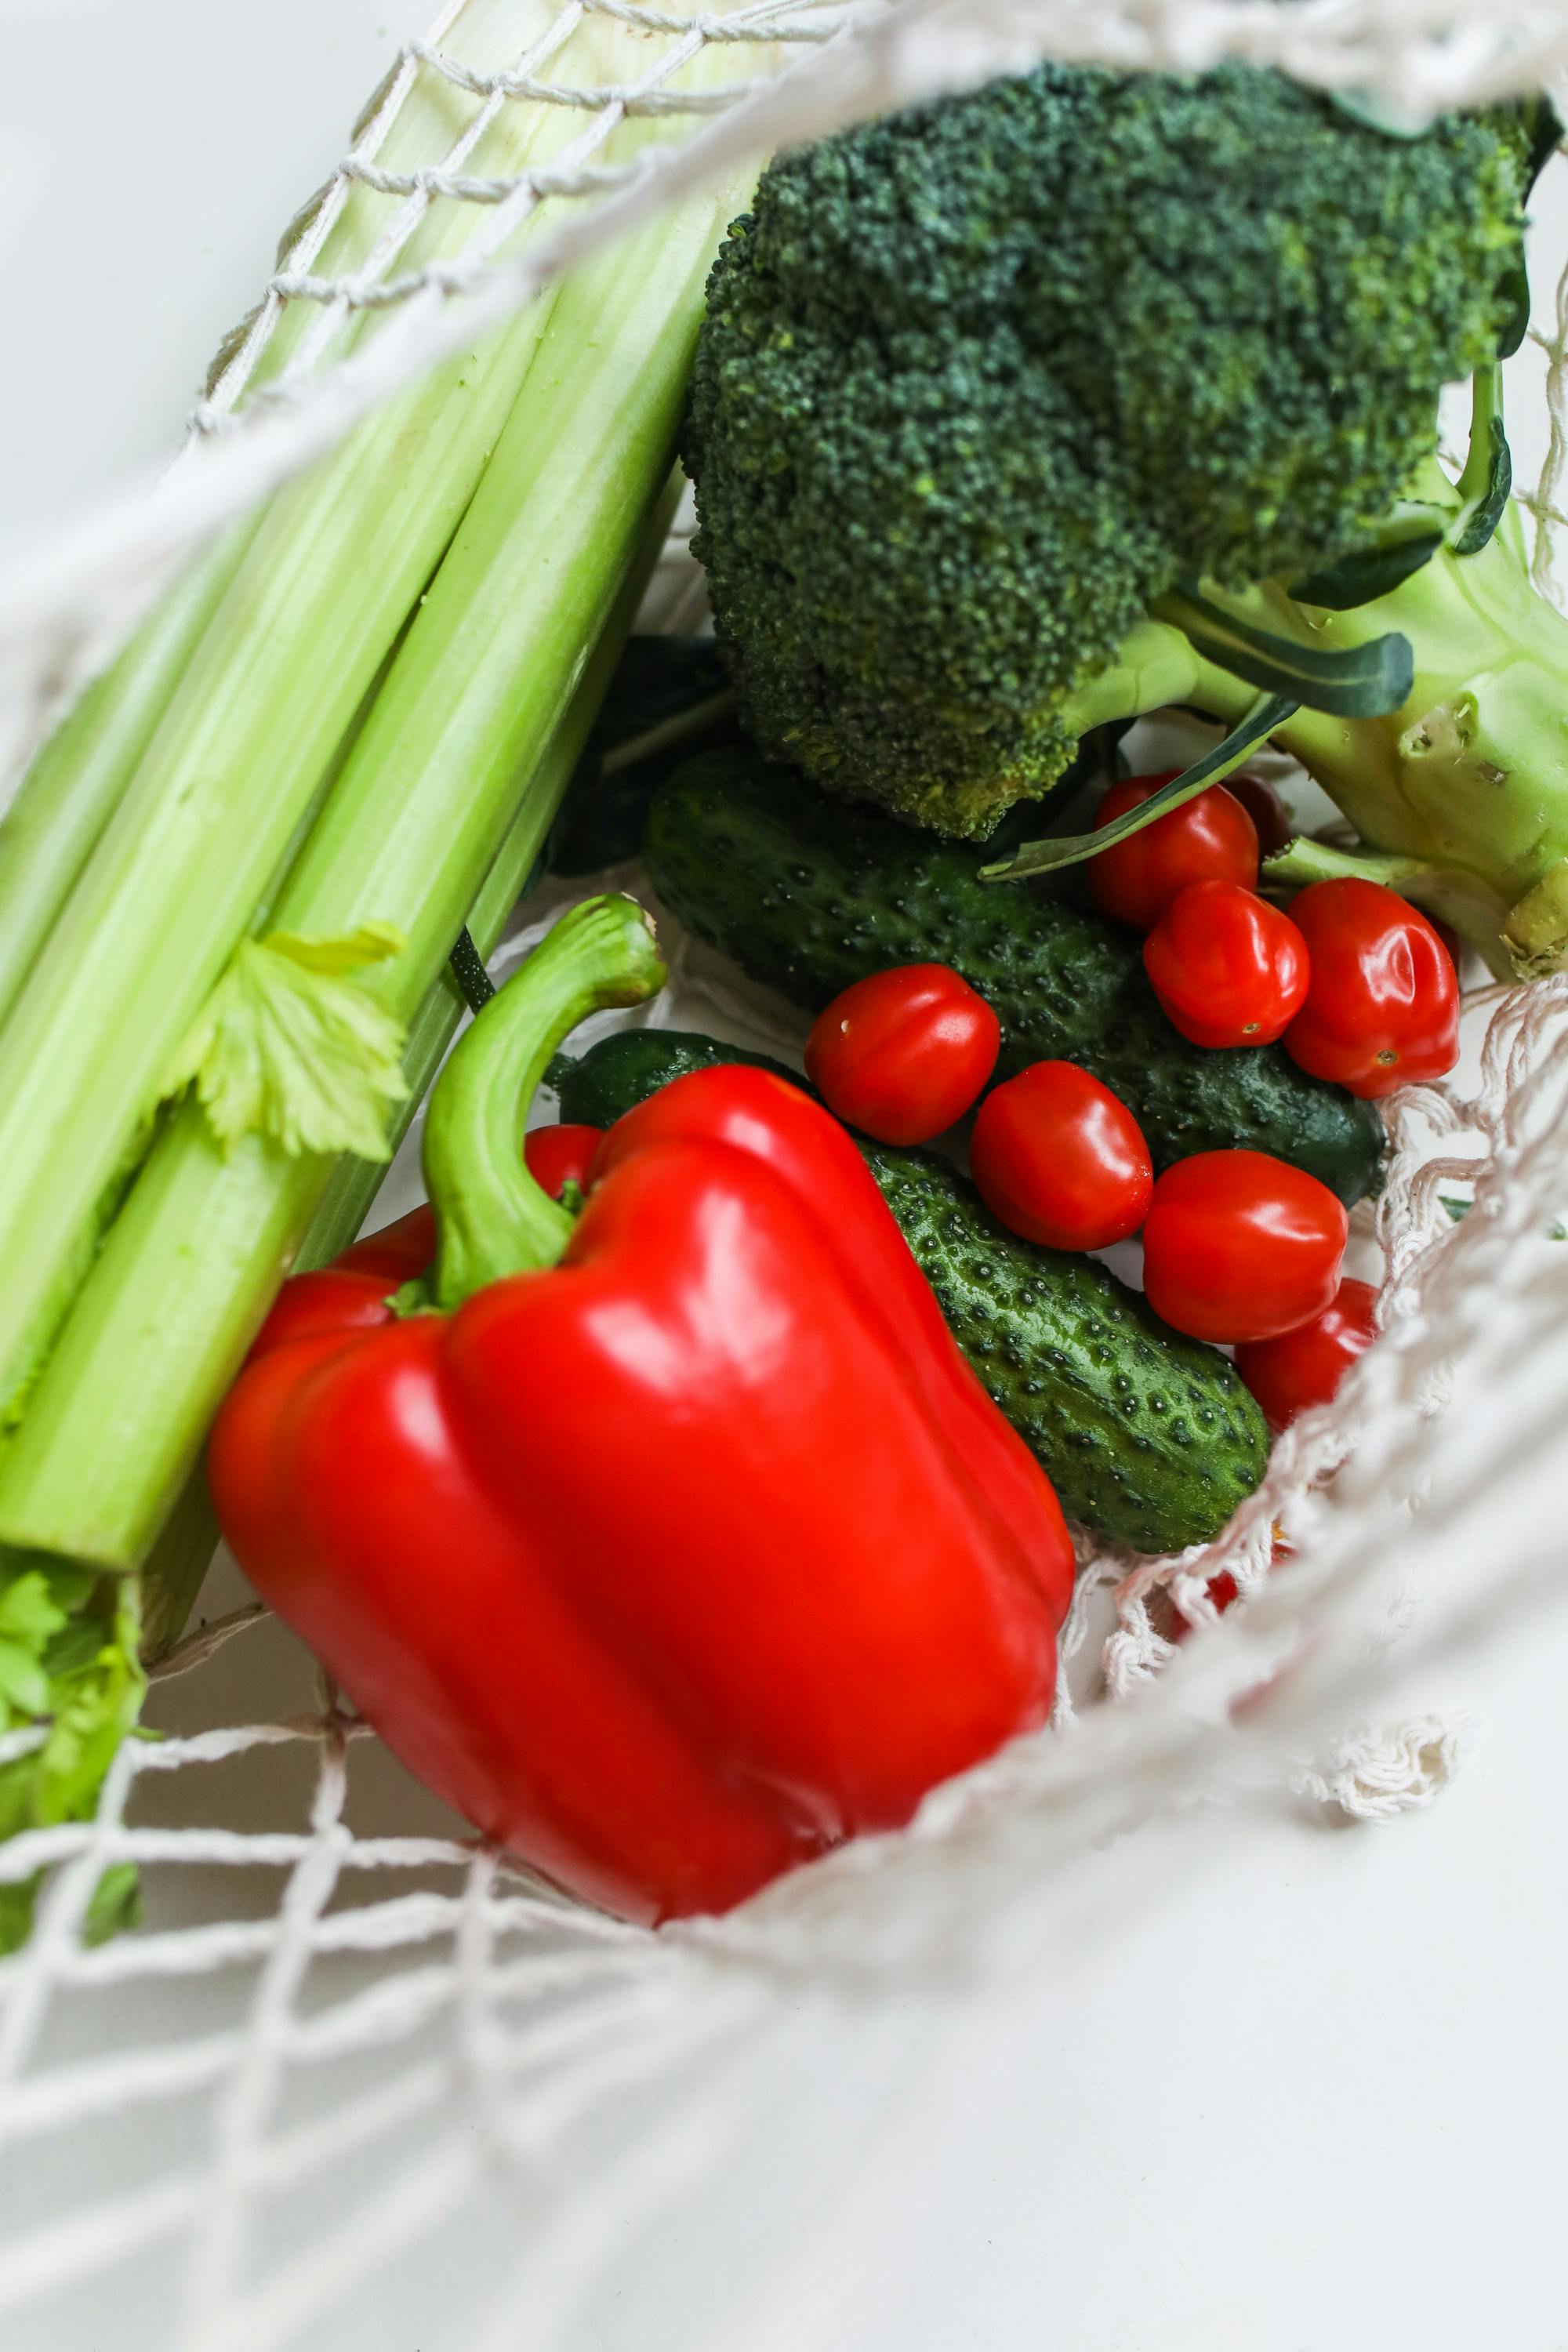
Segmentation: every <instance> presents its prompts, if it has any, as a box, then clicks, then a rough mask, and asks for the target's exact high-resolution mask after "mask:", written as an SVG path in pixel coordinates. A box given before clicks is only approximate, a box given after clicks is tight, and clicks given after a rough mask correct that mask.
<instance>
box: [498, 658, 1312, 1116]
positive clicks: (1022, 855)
mask: <svg viewBox="0 0 1568 2352" xmlns="http://www.w3.org/2000/svg"><path fill="white" fill-rule="evenodd" d="M1297 708H1298V705H1297V704H1295V703H1294V702H1290V701H1288V700H1287V699H1286V698H1285V697H1283V696H1282V695H1263V696H1260V697H1259V698H1258V700H1257V701H1256V702H1255V703H1254V704H1253V706H1252V709H1250V710H1249V711H1248V712H1247V716H1246V718H1245V719H1241V720H1240V721H1239V722H1238V724H1237V725H1236V726H1235V727H1233V728H1232V729H1231V730H1230V733H1229V734H1228V735H1227V736H1226V738H1225V740H1224V741H1223V742H1222V743H1216V744H1215V747H1214V750H1213V751H1205V754H1204V756H1203V758H1202V759H1201V760H1194V762H1193V764H1192V766H1191V767H1190V768H1184V770H1183V771H1182V773H1181V774H1180V775H1179V776H1173V778H1172V780H1171V782H1169V783H1168V784H1166V785H1164V786H1163V789H1162V790H1161V791H1159V792H1157V793H1153V794H1152V797H1151V798H1150V799H1148V800H1146V801H1143V802H1142V803H1140V805H1139V806H1138V807H1137V808H1134V809H1129V810H1128V811H1127V814H1126V815H1125V816H1119V817H1116V818H1115V819H1113V821H1112V822H1111V823H1110V824H1106V825H1101V826H1100V828H1099V830H1098V831H1096V832H1094V833H1072V834H1064V835H1061V836H1060V838H1059V839H1058V840H1055V841H1026V842H1024V843H1023V844H1022V845H1020V846H1019V847H1018V848H1017V849H1016V850H1015V851H1014V853H1013V855H1012V856H1011V857H1007V858H1004V859H1002V860H1000V861H999V862H998V863H997V864H996V865H994V866H982V867H981V869H980V879H981V880H982V881H983V882H1022V881H1024V880H1025V879H1026V877H1028V876H1029V875H1031V874H1055V873H1058V872H1059V871H1060V869H1061V868H1062V867H1063V866H1080V865H1081V864H1082V863H1083V861H1084V859H1085V858H1086V857H1094V856H1098V855H1099V853H1100V851H1101V850H1102V849H1110V848H1111V847H1112V846H1113V845H1115V844H1116V843H1117V842H1119V841H1129V840H1131V837H1132V835H1134V834H1135V833H1142V830H1143V828H1144V826H1145V825H1146V824H1153V822H1154V820H1155V818H1156V817H1162V816H1168V815H1169V814H1170V813H1171V811H1172V810H1173V809H1174V808H1180V807H1181V805H1182V803H1183V802H1184V801H1190V800H1195V799H1196V797H1197V795H1198V793H1201V792H1204V791H1205V790H1206V789H1207V787H1208V786H1209V785H1210V784H1214V783H1218V782H1220V781H1221V780H1222V779H1223V778H1224V777H1226V776H1228V775H1229V774H1231V772H1233V771H1234V770H1235V769H1237V768H1239V767H1240V765H1241V763H1242V761H1244V760H1245V759H1246V758H1247V756H1248V754H1249V753H1250V752H1253V751H1256V750H1257V749H1258V745H1259V743H1266V742H1267V741H1268V738H1269V736H1270V735H1272V734H1273V732H1274V730H1275V729H1276V728H1277V727H1283V725H1284V724H1285V721H1286V720H1287V719H1289V717H1290V716H1291V715H1292V713H1293V712H1294V711H1295V710H1296V709H1297ZM557 1058H559V1056H558V1057H557ZM545 1082H546V1084H549V1083H550V1072H549V1070H548V1069H547V1070H546V1072H545Z"/></svg>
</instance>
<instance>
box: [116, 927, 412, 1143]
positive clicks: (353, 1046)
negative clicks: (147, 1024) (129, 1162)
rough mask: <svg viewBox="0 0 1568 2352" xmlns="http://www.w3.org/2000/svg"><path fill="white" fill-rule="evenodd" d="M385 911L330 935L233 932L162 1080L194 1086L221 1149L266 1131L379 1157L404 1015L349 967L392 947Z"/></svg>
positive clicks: (394, 936)
mask: <svg viewBox="0 0 1568 2352" xmlns="http://www.w3.org/2000/svg"><path fill="white" fill-rule="evenodd" d="M404 945H405V941H404V939H403V935H402V933H401V932H400V931H397V930H395V929H393V927H392V925H391V924H389V923H362V924H361V925H360V927H359V929H357V930H354V931H349V932H346V933H344V934H342V936H340V937H337V938H331V939H306V938H303V937H301V936H300V934H298V933H296V932H292V931H270V932H268V935H267V936H266V938H264V939H259V940H242V941H241V943H240V945H239V947H238V948H237V950H236V952H235V955H234V958H233V961H231V962H230V964H229V966H228V969H227V970H226V971H225V973H224V975H223V977H222V979H221V980H220V981H219V982H218V983H217V986H216V988H215V989H214V991H213V992H212V994H211V995H210V996H209V997H208V999H207V1001H206V1003H205V1005H204V1006H203V1007H202V1010H201V1012H200V1013H199V1014H198V1015H197V1017H196V1019H195V1023H194V1024H193V1025H192V1027H191V1030H190V1032H189V1034H188V1035H187V1036H186V1038H185V1040H184V1045H182V1046H181V1047H180V1050H179V1052H178V1053H177V1054H176V1055H175V1056H174V1062H173V1064H172V1065H171V1066H170V1069H169V1071H168V1073H167V1075H166V1077H165V1080H164V1087H163V1091H164V1093H165V1094H166V1095H170V1096H173V1095H176V1094H179V1093H180V1092H182V1091H183V1090H184V1088H185V1087H195V1092H196V1096H197V1098H198V1100H199V1101H200V1103H201V1105H202V1108H203V1109H204V1110H205V1112H206V1115H207V1118H208V1120H209V1121H210V1123H211V1126H212V1129H213V1132H214V1134H215V1135H216V1137H217V1138H218V1140H219V1141H220V1142H221V1143H222V1144H223V1145H224V1146H225V1147H226V1148H227V1149H232V1148H233V1146H234V1145H235V1144H236V1143H237V1141H238V1139H239V1138H240V1137H241V1136H245V1135H266V1136H268V1137H270V1138H271V1139H272V1140H273V1141H274V1142H276V1143H278V1144H279V1145H281V1147H282V1149H283V1150H285V1151H287V1152H289V1153H290V1154H292V1153H297V1152H302V1151H321V1152H329V1151H331V1152H336V1151H353V1152H356V1153H357V1154H358V1155H359V1157H360V1158H361V1159H362V1160H385V1159H387V1158H388V1157H389V1147H388V1143H387V1138H386V1115H387V1112H388V1110H389V1108H391V1106H392V1105H393V1104H394V1103H397V1102H401V1101H402V1100H403V1098H404V1097H405V1095H406V1093H407V1091H408V1087H407V1082H406V1080H405V1077H404V1075H403V1049H404V1045H405V1042H406V1033H405V1028H404V1024H403V1023H402V1022H401V1021H399V1020H398V1019H397V1017H396V1015H395V1013H391V1012H389V1011H388V1009H387V1007H386V1006H385V1005H384V1003H382V1002H381V1000H380V998H379V997H378V996H376V995H375V993H374V991H373V990H372V989H370V988H368V987H366V986H365V984H364V982H363V981H362V980H360V979H359V978H358V977H357V976H356V975H357V974H358V973H359V972H361V971H363V969H364V967H365V966H366V965H369V964H375V963H382V962H384V961H386V960H387V959H388V958H389V957H391V956H395V955H397V954H399V953H400V952H401V950H402V949H403V947H404Z"/></svg>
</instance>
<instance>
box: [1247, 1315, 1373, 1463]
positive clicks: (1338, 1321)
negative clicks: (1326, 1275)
mask: <svg viewBox="0 0 1568 2352" xmlns="http://www.w3.org/2000/svg"><path fill="white" fill-rule="evenodd" d="M1376 1337H1377V1292H1376V1290H1375V1289H1374V1288H1373V1285H1372V1284H1371V1283H1370V1282H1356V1281H1353V1280H1347V1281H1344V1282H1342V1283H1341V1285H1340V1286H1339V1289H1338V1290H1337V1291H1336V1292H1335V1294H1334V1297H1333V1299H1332V1301H1331V1304H1330V1305H1329V1306H1327V1307H1324V1309H1323V1311H1322V1313H1321V1315H1315V1316H1314V1317H1313V1318H1312V1320H1311V1321H1310V1323H1300V1324H1298V1326H1297V1328H1295V1330H1294V1331H1286V1332H1284V1333H1282V1334H1281V1336H1280V1337H1279V1339H1255V1340H1252V1341H1251V1342H1250V1343H1249V1344H1248V1345H1247V1347H1245V1348H1238V1349H1237V1351H1236V1369H1237V1371H1238V1372H1239V1373H1240V1374H1241V1377H1242V1379H1243V1380H1244V1381H1246V1382H1247V1387H1248V1388H1249V1389H1250V1390H1251V1391H1252V1393H1253V1395H1254V1396H1255V1397H1256V1398H1257V1399H1258V1403H1259V1404H1260V1405H1261V1406H1262V1408H1263V1418H1264V1420H1265V1421H1266V1422H1267V1423H1268V1426H1269V1428H1270V1429H1272V1430H1275V1431H1279V1430H1281V1429H1287V1428H1289V1424H1290V1423H1291V1422H1293V1421H1294V1420H1295V1418H1296V1416H1297V1414H1298V1413H1300V1412H1307V1411H1308V1410H1309V1408H1310V1406H1312V1405H1315V1404H1327V1403H1328V1402H1329V1399H1330V1398H1331V1396H1332V1395H1333V1393H1334V1391H1335V1390H1336V1389H1337V1388H1338V1387H1339V1384H1340V1382H1341V1381H1342V1380H1343V1378H1344V1376H1345V1374H1346V1373H1347V1372H1348V1371H1349V1370H1350V1368H1351V1366H1352V1364H1353V1363H1354V1362H1355V1360H1356V1359H1357V1358H1358V1357H1359V1356H1364V1355H1365V1353H1366V1351H1367V1349H1369V1348H1370V1347H1371V1345H1372V1343H1373V1339H1376Z"/></svg>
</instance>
